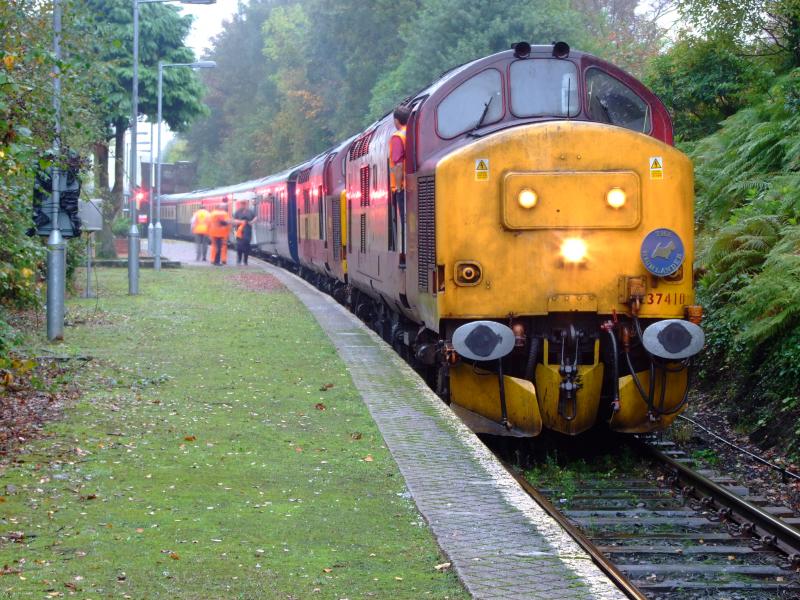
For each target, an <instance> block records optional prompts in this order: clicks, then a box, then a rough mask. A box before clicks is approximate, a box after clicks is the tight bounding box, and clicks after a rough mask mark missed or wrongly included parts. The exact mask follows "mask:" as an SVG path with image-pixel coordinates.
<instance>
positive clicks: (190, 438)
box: [183, 435, 197, 442]
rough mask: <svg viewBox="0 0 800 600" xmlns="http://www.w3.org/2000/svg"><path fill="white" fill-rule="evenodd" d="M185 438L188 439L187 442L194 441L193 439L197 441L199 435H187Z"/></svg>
mask: <svg viewBox="0 0 800 600" xmlns="http://www.w3.org/2000/svg"><path fill="white" fill-rule="evenodd" d="M183 439H184V440H186V441H187V442H193V441H195V440H196V439H197V436H194V435H187V436H185V437H184V438H183Z"/></svg>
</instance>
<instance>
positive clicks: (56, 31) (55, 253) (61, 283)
mask: <svg viewBox="0 0 800 600" xmlns="http://www.w3.org/2000/svg"><path fill="white" fill-rule="evenodd" d="M53 53H54V55H55V64H54V65H53V112H54V113H55V125H56V135H55V141H54V143H53V148H54V154H55V156H54V161H53V167H52V168H53V176H52V177H51V183H52V189H53V197H52V202H53V208H52V213H51V215H50V219H51V225H52V228H51V230H50V235H49V236H48V238H47V250H48V252H47V339H48V340H50V341H51V342H52V341H54V340H63V339H64V297H65V296H66V293H67V289H66V288H67V285H66V284H67V282H66V267H67V261H66V244H65V243H64V238H63V237H62V236H61V229H60V228H59V224H58V216H59V211H60V208H61V193H60V187H61V182H60V172H59V167H60V161H61V75H60V74H61V70H60V69H59V67H58V63H59V62H61V0H54V1H53Z"/></svg>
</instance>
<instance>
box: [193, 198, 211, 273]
mask: <svg viewBox="0 0 800 600" xmlns="http://www.w3.org/2000/svg"><path fill="white" fill-rule="evenodd" d="M210 216H211V213H209V212H208V211H207V210H206V209H205V208H204V207H202V206H201V207H200V210H198V211H197V212H195V213H194V214H193V215H192V234H193V235H194V241H195V252H194V260H195V262H200V261H201V260H202V261H203V262H206V257H207V256H208V219H209V217H210Z"/></svg>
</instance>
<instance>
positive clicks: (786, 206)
mask: <svg viewBox="0 0 800 600" xmlns="http://www.w3.org/2000/svg"><path fill="white" fill-rule="evenodd" d="M798 98H800V69H795V70H793V71H791V72H789V73H788V74H787V75H785V76H783V77H781V78H780V79H778V80H777V81H776V82H775V84H774V85H773V86H772V88H771V89H770V90H769V92H768V93H767V94H764V95H763V97H761V98H760V99H759V101H758V102H755V103H754V104H752V105H751V106H749V107H748V108H745V109H743V110H740V111H739V112H737V113H736V114H735V115H734V116H732V117H730V118H729V119H728V120H727V121H726V122H725V123H724V124H723V126H722V128H721V129H720V130H719V131H718V132H717V133H716V134H714V135H712V136H710V137H708V138H705V139H703V140H701V141H699V142H698V143H697V144H696V145H695V147H694V151H693V157H694V159H695V161H696V176H697V191H698V197H697V200H698V205H697V215H698V220H699V224H700V228H701V230H700V235H699V237H698V240H699V248H698V250H699V252H698V261H699V266H700V268H701V271H702V272H703V276H702V277H701V279H700V282H699V286H698V294H699V298H700V301H701V302H702V303H703V304H704V305H705V306H706V308H707V318H706V321H705V327H706V333H707V335H708V345H707V351H706V353H705V358H704V362H705V366H704V368H705V371H706V373H707V377H706V382H707V383H708V384H709V385H714V384H715V383H720V382H722V383H721V385H720V387H719V392H720V394H721V395H724V396H725V397H726V398H727V399H728V400H729V401H731V405H730V406H731V409H732V410H733V411H734V412H736V413H737V414H738V415H739V416H740V417H742V418H744V417H746V418H748V419H752V409H753V408H755V409H756V410H757V411H758V414H759V415H761V419H760V425H761V426H764V427H774V426H775V425H776V424H777V421H776V420H775V417H776V415H777V414H778V412H779V407H780V403H781V402H782V401H783V400H784V399H785V398H787V397H789V398H791V397H796V396H797V395H798V394H800V349H799V348H800V225H799V224H798V220H797V216H798V207H800V165H799V164H798V155H797V149H798V148H800V103H798ZM756 422H757V423H759V421H756ZM783 435H785V432H782V431H777V433H775V434H774V436H773V439H772V442H773V443H783V444H784V445H786V444H788V442H789V439H788V438H785V437H784V438H783V439H782V440H781V439H780V436H783ZM792 435H793V434H792ZM776 437H777V438H778V439H776Z"/></svg>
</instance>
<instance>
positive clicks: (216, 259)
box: [208, 203, 231, 266]
mask: <svg viewBox="0 0 800 600" xmlns="http://www.w3.org/2000/svg"><path fill="white" fill-rule="evenodd" d="M230 233H231V221H230V217H229V215H228V205H227V204H226V203H223V204H217V207H216V208H215V209H214V210H213V211H211V215H210V216H209V219H208V236H209V237H210V238H211V262H212V263H214V264H215V265H216V266H221V265H227V264H228V236H229V235H230Z"/></svg>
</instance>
